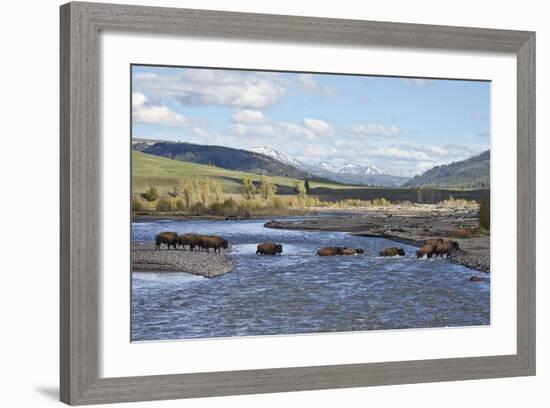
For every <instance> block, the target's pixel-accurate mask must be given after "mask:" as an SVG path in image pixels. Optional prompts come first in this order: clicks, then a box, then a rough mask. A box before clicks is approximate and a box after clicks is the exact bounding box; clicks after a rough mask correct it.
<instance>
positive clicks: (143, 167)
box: [132, 150, 356, 194]
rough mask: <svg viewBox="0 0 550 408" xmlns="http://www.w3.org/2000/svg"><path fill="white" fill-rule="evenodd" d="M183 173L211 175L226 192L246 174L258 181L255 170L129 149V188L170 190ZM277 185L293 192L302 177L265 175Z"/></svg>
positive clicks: (314, 184)
mask: <svg viewBox="0 0 550 408" xmlns="http://www.w3.org/2000/svg"><path fill="white" fill-rule="evenodd" d="M183 177H201V178H206V177H208V178H213V179H215V180H217V181H219V182H220V183H221V184H222V186H223V190H224V192H225V193H226V194H240V193H243V192H244V189H243V187H242V183H241V180H242V178H243V177H249V178H250V179H252V181H255V182H259V181H260V179H261V177H262V176H260V175H258V174H254V173H249V172H244V171H235V170H227V169H222V168H220V167H216V166H209V165H205V164H197V163H190V162H184V161H179V160H172V159H167V158H164V157H159V156H155V155H151V154H147V153H143V152H139V151H135V150H134V151H132V188H133V191H134V192H136V193H140V192H143V191H145V190H146V189H147V188H149V187H152V186H155V187H157V188H158V189H159V190H160V191H161V192H166V191H172V189H173V188H174V186H175V185H176V184H177V182H178V180H179V179H180V178H183ZM267 177H268V178H269V179H271V181H272V182H273V183H274V184H276V185H277V187H278V190H279V193H287V194H292V193H293V191H294V183H295V182H296V181H303V179H298V178H291V177H282V176H267ZM309 183H310V186H311V188H312V189H313V188H321V187H322V188H327V189H347V188H355V187H356V186H350V185H346V184H338V183H332V182H320V181H310V182H309Z"/></svg>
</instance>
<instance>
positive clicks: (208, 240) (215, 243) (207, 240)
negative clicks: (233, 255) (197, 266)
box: [200, 235, 228, 253]
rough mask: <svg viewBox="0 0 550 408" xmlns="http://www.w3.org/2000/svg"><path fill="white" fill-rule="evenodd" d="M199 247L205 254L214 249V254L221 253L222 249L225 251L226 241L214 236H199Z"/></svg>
mask: <svg viewBox="0 0 550 408" xmlns="http://www.w3.org/2000/svg"><path fill="white" fill-rule="evenodd" d="M200 247H201V248H203V249H204V250H205V251H207V252H210V248H214V253H216V252H218V253H221V249H222V248H223V249H227V247H228V242H227V240H226V239H223V238H222V237H218V236H215V235H201V236H200Z"/></svg>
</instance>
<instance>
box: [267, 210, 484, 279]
mask: <svg viewBox="0 0 550 408" xmlns="http://www.w3.org/2000/svg"><path fill="white" fill-rule="evenodd" d="M478 219H479V214H478V211H477V209H474V208H463V209H457V208H445V207H441V206H437V205H426V204H424V205H412V206H403V207H401V206H389V207H384V208H373V209H359V210H357V211H355V213H353V214H349V213H348V214H346V215H344V216H334V217H323V218H322V220H321V219H315V218H312V219H304V220H299V221H276V220H272V221H269V222H267V223H266V224H265V227H266V228H274V229H288V230H312V231H340V232H349V233H352V234H354V235H358V236H365V237H381V238H386V239H391V240H393V241H396V242H401V243H404V244H408V245H413V246H416V247H420V246H422V245H423V244H424V243H425V241H426V240H427V239H430V238H443V239H452V240H455V241H457V242H458V243H459V246H460V249H461V250H460V251H456V252H455V253H454V254H453V255H452V256H451V261H452V262H454V263H457V264H460V265H463V266H466V267H468V268H472V269H476V270H479V271H483V272H490V269H491V264H490V236H489V235H472V236H469V237H458V236H457V235H456V234H457V230H459V229H466V230H467V229H475V228H476V227H477V226H478Z"/></svg>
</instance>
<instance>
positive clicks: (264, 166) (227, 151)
mask: <svg viewBox="0 0 550 408" xmlns="http://www.w3.org/2000/svg"><path fill="white" fill-rule="evenodd" d="M133 148H134V150H138V151H141V152H143V153H148V154H152V155H155V156H160V157H165V158H168V159H173V160H178V161H183V162H191V163H197V164H205V165H211V166H216V167H221V168H223V169H229V170H235V171H244V172H247V173H256V174H263V175H268V176H280V177H290V178H299V179H305V178H307V177H309V174H308V173H306V172H304V171H302V170H299V169H297V168H296V167H294V166H291V165H289V164H285V163H282V162H280V161H278V160H275V159H274V158H272V157H269V156H266V155H263V154H259V153H254V152H251V151H248V150H242V149H234V148H231V147H226V146H213V145H199V144H193V143H184V142H156V143H150V142H146V141H145V142H141V140H139V139H136V140H135V141H134V144H133Z"/></svg>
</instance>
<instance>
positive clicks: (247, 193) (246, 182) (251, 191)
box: [241, 177, 256, 200]
mask: <svg viewBox="0 0 550 408" xmlns="http://www.w3.org/2000/svg"><path fill="white" fill-rule="evenodd" d="M241 181H242V184H243V187H244V194H243V196H244V198H245V199H246V200H253V199H254V196H255V194H256V186H255V185H254V183H253V182H252V179H251V178H250V177H243V178H242V180H241Z"/></svg>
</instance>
